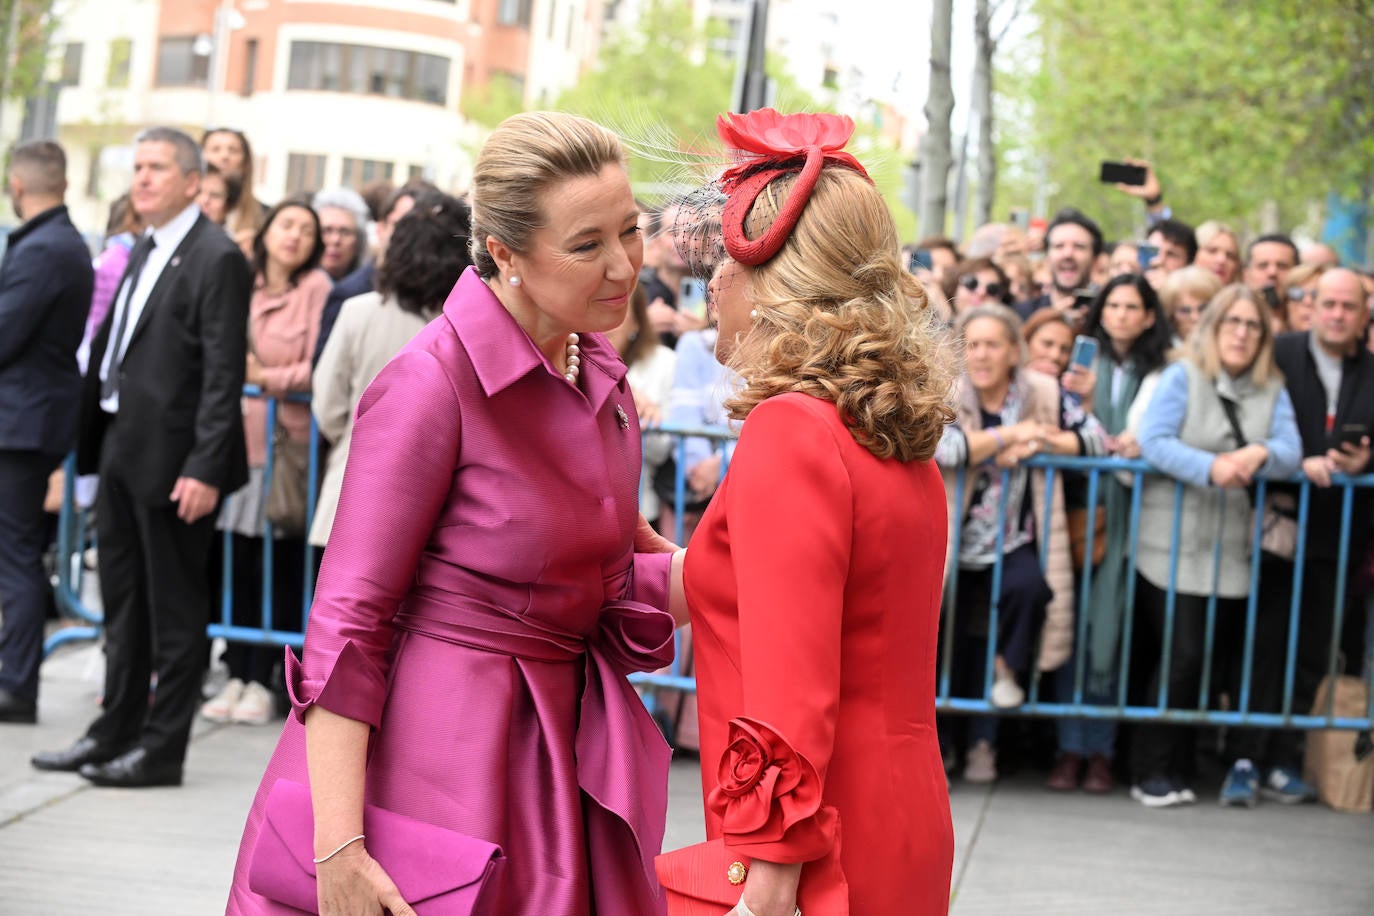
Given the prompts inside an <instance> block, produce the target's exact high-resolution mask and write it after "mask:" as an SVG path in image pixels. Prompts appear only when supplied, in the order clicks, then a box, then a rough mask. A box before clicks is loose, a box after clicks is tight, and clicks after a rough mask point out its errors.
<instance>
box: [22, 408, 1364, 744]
mask: <svg viewBox="0 0 1374 916" xmlns="http://www.w3.org/2000/svg"><path fill="white" fill-rule="evenodd" d="M244 395H245V396H247V397H261V396H262V393H261V391H260V390H259V389H257V388H255V387H252V386H246V387H245V389H244ZM290 399H291V400H295V401H308V396H306V395H298V396H292V397H291V398H290ZM267 401H268V409H267V419H266V425H267V429H268V430H271V429H273V428H274V426H275V420H276V410H277V401H276V400H275V399H271V398H269V399H267ZM645 432H646V434H651V433H652V434H666V435H669V436H672V437H673V438H674V439H675V440H676V456H677V462H676V464H677V468H676V479H675V508H676V510H677V511H675V512H674V516H675V519H676V530H675V531H674V532H673V535H674V540H675V541H676V542H677V543H681V542H682V537H683V512H682V507H683V506H685V505H686V503H687V483H686V454H687V452H686V447H687V446H686V443H687V440H688V438H690V437H703V438H707V439H710V440H712V441H715V442H722V441H724V440H728V439H731V438H733V437H734V436H735V432H734V431H733V430H731V429H728V428H726V427H688V426H677V425H669V424H665V425H662V426H660V427H656V428H654V429H653V430H646V431H645ZM318 442H319V437H318V435H317V434H316V430H315V426H314V421H313V418H312V421H311V446H310V455H309V475H308V484H307V506H308V510H307V512H308V517H307V519H306V531H307V532H308V531H309V528H310V523H311V521H312V520H313V516H314V504H315V500H316V494H317V492H318V484H319V477H320V472H321V467H320V453H319V449H318ZM723 451H724V450H723ZM274 464H275V455H274V450H273V446H272V437H271V436H270V435H269V436H267V462H266V466H265V468H264V473H265V475H266V477H265V479H266V480H268V481H270V479H271V475H272V472H273V467H274ZM1028 464H1029V465H1030V466H1032V467H1035V468H1040V469H1042V470H1044V471H1045V475H1046V481H1045V486H1046V488H1047V499H1046V501H1045V504H1046V505H1052V504H1053V500H1052V494H1053V492H1054V490H1053V488H1054V486H1055V477H1056V475H1062V474H1063V473H1064V472H1066V471H1071V472H1077V473H1080V474H1082V475H1084V476H1085V477H1086V491H1087V500H1088V505H1097V499H1098V492H1099V487H1100V478H1101V475H1103V474H1115V473H1121V472H1124V473H1126V474H1129V475H1131V476H1132V477H1133V480H1134V484H1135V486H1133V487H1132V488H1131V499H1130V519H1131V523H1130V546H1129V550H1128V554H1127V556H1128V572H1127V576H1128V578H1127V581H1128V583H1129V584H1128V587H1127V594H1126V597H1125V605H1124V608H1123V609H1122V614H1123V625H1122V628H1121V639H1120V649H1119V671H1120V677H1119V678H1118V688H1117V696H1116V698H1115V702H1113V703H1108V704H1093V703H1089V702H1086V701H1085V699H1084V681H1085V653H1084V652H1081V651H1080V652H1075V653H1074V657H1075V667H1074V671H1073V674H1074V689H1073V699H1072V701H1071V702H1068V703H1060V702H1049V701H1046V700H1044V699H1042V698H1041V696H1040V693H1041V678H1040V674H1039V673H1038V672H1032V673H1031V674H1030V677H1029V683H1028V687H1027V691H1026V693H1027V697H1026V701H1025V703H1023V704H1022V705H1020V706H1018V707H1016V708H1014V709H1005V708H1000V707H997V706H994V705H993V704H992V702H991V699H990V697H991V688H992V683H993V657H994V655H995V653H996V645H995V642H996V641H995V639H989V640H988V641H987V642H988V645H987V647H986V652H987V657H986V667H985V676H984V681H985V682H984V690H983V696H982V697H962V696H954V695H952V692H951V667H952V661H953V659H952V643H953V640H952V639H946V640H944V644H943V646H942V650H941V654H942V658H941V664H940V671H939V675H938V681H937V699H936V705H937V708H938V709H940V710H942V711H947V712H956V713H968V714H996V715H1023V716H1055V717H1061V716H1072V717H1081V718H1106V719H1115V720H1126V721H1130V720H1135V721H1141V720H1168V721H1173V722H1181V723H1182V722H1188V723H1210V724H1216V725H1245V726H1258V727H1290V728H1303V729H1311V728H1344V729H1360V730H1365V729H1370V728H1371V727H1374V683H1370V684H1369V686H1370V688H1371V689H1370V690H1369V696H1370V705H1369V708H1367V709H1366V710H1365V714H1364V716H1363V717H1360V716H1354V717H1351V716H1336V715H1334V712H1333V710H1332V709H1331V708H1330V706H1328V708H1327V710H1326V711H1325V714H1324V715H1311V714H1308V713H1307V711H1305V710H1294V709H1293V708H1292V697H1293V684H1294V672H1295V665H1296V651H1297V634H1298V628H1299V625H1300V621H1301V610H1302V602H1301V596H1302V578H1303V575H1304V572H1305V556H1306V549H1307V527H1308V524H1307V522H1308V515H1309V503H1310V497H1311V485H1310V484H1309V483H1307V482H1306V480H1304V479H1302V478H1301V477H1300V476H1299V477H1295V478H1294V482H1295V483H1298V484H1299V488H1298V494H1299V495H1298V519H1297V524H1298V539H1297V554H1296V557H1295V563H1294V565H1295V573H1294V583H1293V595H1292V597H1291V602H1290V617H1289V623H1288V642H1287V657H1286V659H1285V669H1284V690H1283V705H1282V708H1281V710H1280V711H1278V712H1261V711H1253V710H1251V709H1250V695H1251V687H1252V675H1253V671H1252V661H1253V656H1254V646H1255V630H1256V613H1257V602H1258V588H1257V586H1258V582H1259V570H1260V565H1259V562H1258V560H1259V547H1258V544H1259V541H1260V537H1259V534H1260V528H1259V526H1260V521H1261V519H1260V518H1259V517H1258V513H1257V514H1256V519H1255V531H1254V537H1253V538H1252V540H1253V542H1254V545H1255V546H1254V547H1253V548H1252V562H1251V588H1250V594H1249V596H1248V598H1247V601H1246V623H1245V652H1244V665H1243V672H1242V675H1241V688H1240V691H1239V696H1238V697H1232V698H1231V702H1232V708H1227V709H1220V708H1212V707H1211V706H1210V705H1209V704H1210V697H1211V695H1212V691H1210V690H1209V689H1208V688H1209V686H1210V681H1211V677H1212V669H1211V657H1212V654H1213V653H1212V650H1213V648H1214V638H1215V633H1216V622H1217V621H1216V616H1217V599H1216V597H1215V596H1213V597H1212V598H1211V600H1210V601H1209V602H1208V608H1207V622H1206V645H1205V648H1204V653H1203V665H1204V668H1203V672H1202V689H1201V691H1200V695H1201V698H1202V699H1201V702H1200V703H1199V704H1198V706H1197V708H1188V709H1181V708H1175V707H1172V706H1170V704H1169V699H1168V694H1167V687H1165V688H1163V689H1162V690H1161V692H1160V696H1159V698H1158V700H1157V702H1155V703H1153V704H1150V705H1132V704H1131V703H1129V702H1128V696H1127V684H1128V681H1129V671H1130V665H1131V661H1132V651H1131V642H1132V639H1131V634H1132V623H1133V620H1134V613H1135V589H1134V585H1133V583H1134V581H1135V556H1136V548H1137V543H1138V537H1139V522H1140V506H1141V496H1140V491H1141V486H1140V483H1141V481H1142V480H1143V478H1144V476H1145V475H1147V474H1155V473H1157V472H1155V471H1154V469H1153V468H1152V467H1151V466H1150V465H1149V464H1147V463H1145V462H1143V461H1138V460H1136V461H1131V460H1124V459H1117V458H1067V457H1055V456H1040V457H1037V458H1034V459H1032V460H1031V461H1030V462H1028ZM727 465H728V459H727V460H723V461H722V466H721V474H722V475H723V474H724V473H725V470H726V467H727ZM66 468H67V474H66V483H65V490H64V500H63V506H62V511H61V515H60V518H59V526H58V563H57V569H56V577H55V578H56V583H55V590H56V595H57V599H58V604H59V606H60V607H61V608H62V609H63V611H64V612H65V613H66V614H67V615H68V616H69V617H71V618H73V620H74V625H73V626H69V627H67V628H64V629H61V630H59V631H57V632H56V633H55V634H54V635H53V636H51V637H50V638H49V639H48V641H47V643H46V644H45V651H47V652H50V651H52V650H53V649H54V648H56V647H57V646H59V645H61V644H63V643H66V642H69V641H72V640H78V639H93V638H96V637H98V635H99V624H100V620H101V616H100V613H99V611H98V610H96V609H94V608H91V607H89V606H88V605H87V604H86V603H85V602H84V601H83V600H82V597H81V595H82V591H83V589H82V578H83V576H85V575H87V573H86V572H85V570H84V563H83V562H82V560H83V557H84V555H85V550H86V549H87V547H88V546H89V545H88V542H87V537H86V534H87V527H88V526H87V525H86V522H85V518H84V514H83V512H82V510H81V509H80V507H79V506H78V505H77V501H76V498H75V497H76V478H75V474H74V462H73V461H72V460H71V459H69V460H68V462H67V464H66ZM1003 473H1004V475H1006V474H1008V473H1009V472H1007V471H1004V472H1003ZM1005 480H1006V477H1005V476H1004V481H1005ZM264 485H266V484H264ZM966 485H967V481H966V478H965V473H964V472H960V473H959V475H958V479H957V481H956V487H955V489H956V493H955V500H954V504H955V505H956V506H959V505H962V504H963V494H964V489H965V487H966ZM1334 485H1336V486H1339V487H1341V488H1343V503H1342V516H1341V548H1340V554H1339V558H1338V562H1337V578H1338V581H1337V583H1336V596H1337V597H1336V608H1335V615H1334V622H1333V635H1332V643H1331V652H1330V655H1329V659H1328V673H1329V674H1331V675H1334V674H1335V673H1336V666H1337V656H1336V653H1337V648H1338V646H1339V640H1340V634H1341V628H1342V626H1343V624H1344V618H1343V612H1344V608H1345V605H1346V602H1345V595H1346V592H1347V589H1348V586H1349V578H1350V575H1349V573H1350V568H1351V557H1350V555H1349V553H1350V551H1349V543H1350V532H1351V527H1352V524H1354V523H1355V521H1356V520H1355V519H1354V518H1353V505H1354V492H1355V490H1356V489H1357V488H1367V487H1374V474H1371V475H1366V476H1363V477H1357V478H1348V477H1343V476H1337V477H1335V478H1334ZM1265 488H1266V485H1265V483H1263V482H1261V483H1260V484H1259V487H1258V492H1257V494H1256V497H1255V498H1256V502H1257V504H1262V503H1263V499H1264V493H1265ZM1007 489H1008V488H1007V487H1006V486H1003V488H1002V494H1003V502H1002V505H1001V506H1000V509H999V513H1000V514H1001V515H1002V516H1004V515H1005V512H1006V508H1007V507H1006V494H1007ZM1183 493H1184V485H1183V484H1181V483H1179V484H1177V487H1176V490H1175V522H1174V532H1173V537H1172V542H1173V546H1172V556H1171V558H1170V587H1169V589H1168V608H1167V611H1166V620H1165V626H1166V632H1165V637H1164V639H1163V640H1162V643H1163V649H1162V657H1161V659H1160V665H1161V669H1162V671H1163V672H1165V674H1166V675H1167V672H1168V671H1169V668H1170V664H1171V662H1172V659H1171V648H1172V646H1171V642H1172V640H1171V638H1170V634H1171V632H1172V625H1173V616H1174V601H1175V594H1176V593H1175V589H1174V586H1173V582H1174V577H1175V575H1176V570H1177V564H1178V555H1177V554H1178V541H1179V538H1178V534H1179V526H1180V524H1181V514H1180V512H1179V509H1180V507H1181V506H1182V501H1183ZM1001 521H1002V519H1001V518H1000V517H999V519H998V522H999V524H998V540H997V549H996V555H997V557H998V560H997V561H996V562H995V563H994V565H993V567H992V570H991V588H990V592H991V595H992V596H993V597H992V600H991V603H990V607H989V611H988V618H989V619H988V632H989V633H992V634H995V633H997V632H998V619H999V608H998V601H997V597H996V596H997V595H998V594H999V592H1000V582H1001V577H1002V560H1001V555H1002V547H1003V543H1002V536H1003V534H1002V533H1003V531H1004V530H1005V526H1004V525H1002V524H1001ZM1359 521H1360V522H1361V523H1363V522H1364V521H1365V520H1363V519H1361V520H1359ZM962 522H963V520H962V519H961V518H958V517H957V513H956V518H955V523H954V535H953V541H952V543H953V544H955V545H957V544H958V543H959V542H960V537H961V533H962ZM1040 522H1041V525H1042V528H1041V530H1039V531H1038V532H1037V537H1036V543H1037V546H1038V550H1039V560H1040V564H1041V567H1042V569H1043V568H1045V566H1046V565H1047V563H1048V559H1049V547H1050V537H1051V535H1050V524H1049V519H1048V518H1046V519H1041V520H1040ZM1086 537H1087V541H1088V543H1087V545H1086V548H1087V549H1086V554H1087V555H1088V556H1091V555H1092V552H1093V543H1092V542H1093V539H1094V537H1095V532H1094V530H1093V526H1092V525H1089V526H1087V532H1086ZM272 544H273V537H272V535H271V532H270V529H269V532H268V536H267V537H265V538H263V539H262V551H263V560H262V568H263V584H262V626H261V627H256V628H249V627H242V626H235V625H234V624H233V622H232V607H233V599H234V596H233V591H232V589H233V577H232V576H231V575H230V573H229V570H231V569H232V568H233V551H234V545H233V538H232V536H231V534H230V533H229V532H224V533H223V535H222V548H221V549H222V556H223V565H224V570H225V574H224V576H223V585H222V588H221V594H220V614H219V619H218V620H217V621H215V622H212V623H211V624H210V627H209V630H208V633H209V635H210V636H211V637H212V638H215V637H222V638H224V639H226V640H230V641H234V642H244V643H252V644H258V645H277V646H294V647H297V648H299V647H300V646H301V644H302V641H303V634H302V631H300V630H295V629H283V628H278V627H276V626H275V625H274V623H275V617H276V615H275V614H274V611H275V610H276V608H275V607H274V595H273V589H272V582H273V576H274V562H275V559H276V558H275V556H274V553H275V552H274V550H273V548H272ZM315 552H316V551H315V549H314V548H312V547H310V546H309V544H308V543H307V545H306V549H305V552H304V559H303V563H304V570H303V573H304V575H303V577H302V579H303V586H302V594H301V615H300V619H301V621H302V629H303V628H304V621H305V619H306V618H307V617H308V613H309V608H310V603H311V600H312V597H313V592H314V568H315ZM1219 557H1220V544H1219V542H1218V547H1217V554H1216V557H1215V558H1214V562H1219ZM1092 576H1093V569H1092V566H1091V564H1089V565H1088V566H1087V568H1085V569H1084V570H1082V571H1081V573H1080V580H1079V587H1078V589H1077V592H1078V594H1077V596H1076V601H1075V607H1076V613H1075V645H1078V646H1081V645H1083V644H1084V641H1085V640H1086V638H1087V610H1088V595H1089V591H1090V589H1091V583H1092ZM952 578H953V579H954V580H955V582H953V583H951V587H950V589H949V594H948V597H947V600H946V607H945V609H944V620H943V622H942V626H943V628H944V630H945V632H946V633H952V632H953V629H954V624H955V616H956V614H957V610H956V608H957V600H956V599H957V594H956V586H957V577H952ZM1371 630H1374V627H1371ZM1037 648H1038V647H1037ZM1031 657H1032V658H1034V657H1035V653H1034V652H1033V653H1032V656H1031ZM1368 659H1369V651H1368V646H1367V641H1366V659H1365V667H1364V677H1365V679H1366V680H1367V681H1371V682H1374V671H1371V667H1374V666H1371V665H1370V664H1369V660H1368ZM1161 679H1162V680H1163V681H1165V682H1167V676H1165V677H1162V678H1161ZM632 680H633V681H634V682H635V683H637V684H639V685H641V686H643V687H646V688H665V689H669V690H676V691H683V692H693V691H695V689H696V682H695V679H694V678H692V677H691V676H690V675H689V674H686V673H684V668H683V666H682V661H681V653H679V655H678V658H677V659H675V660H674V662H673V665H672V666H671V667H670V668H668V669H666V670H664V671H661V672H655V673H647V674H637V675H635V676H633V677H632ZM1331 693H1332V694H1334V692H1331ZM650 703H651V705H652V701H650Z"/></svg>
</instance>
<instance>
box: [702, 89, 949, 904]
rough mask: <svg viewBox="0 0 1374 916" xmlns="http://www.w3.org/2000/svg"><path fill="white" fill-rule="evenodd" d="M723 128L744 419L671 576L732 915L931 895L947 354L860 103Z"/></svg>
mask: <svg viewBox="0 0 1374 916" xmlns="http://www.w3.org/2000/svg"><path fill="white" fill-rule="evenodd" d="M719 127H720V131H721V135H722V137H723V138H724V139H725V141H726V143H727V145H729V146H730V147H731V148H732V149H735V150H738V151H742V152H743V153H745V154H746V155H745V157H744V158H743V159H742V161H740V162H739V164H738V165H736V166H735V167H734V168H732V169H731V170H730V171H728V172H726V174H725V176H724V178H723V179H722V180H721V184H720V190H721V191H722V192H723V194H724V195H725V203H724V209H723V213H722V228H723V234H724V242H725V251H726V254H727V257H726V258H725V259H724V260H723V261H722V262H721V264H720V265H719V266H718V267H717V268H716V270H715V273H714V276H713V277H712V280H711V285H710V290H711V296H712V299H713V302H714V308H715V310H716V312H717V314H718V319H719V324H720V334H719V338H718V341H717V343H716V356H717V358H718V359H720V360H721V361H722V362H724V363H726V364H727V365H729V366H731V367H732V368H733V369H735V371H736V372H737V373H739V375H740V376H741V377H742V378H743V379H744V380H745V381H744V382H743V383H742V387H741V388H739V389H738V390H737V391H736V392H735V393H734V394H733V396H732V397H731V398H730V399H729V400H728V401H727V402H726V406H727V408H728V409H729V410H730V411H731V416H732V417H734V418H735V419H745V418H746V417H747V420H746V422H745V423H744V426H743V429H742V431H741V434H740V439H739V444H738V447H737V449H736V451H735V453H734V457H733V459H732V460H731V463H730V468H729V473H728V474H727V475H726V476H725V479H724V481H723V482H722V483H721V485H720V488H719V490H718V491H717V493H716V496H715V499H714V500H712V502H711V505H710V507H709V508H708V509H707V511H706V514H705V516H704V518H703V519H702V521H701V525H700V527H699V528H698V529H697V532H696V535H695V537H694V538H693V539H692V544H691V547H690V548H689V549H688V551H687V557H686V561H685V567H684V574H683V575H684V583H683V584H684V588H685V592H686V598H687V603H688V606H689V608H690V612H691V622H692V632H693V635H694V638H695V640H696V665H697V683H698V698H699V709H700V724H701V759H702V771H703V773H702V781H703V784H704V788H705V794H706V832H707V835H708V837H710V838H712V839H716V838H723V840H724V845H725V848H726V850H727V851H728V852H729V853H730V854H731V857H732V858H733V857H737V858H739V859H740V861H741V862H743V863H745V864H747V865H748V870H747V878H746V879H745V880H744V881H743V884H742V888H741V890H742V894H743V896H742V897H741V900H740V903H739V905H738V906H737V907H736V908H735V910H734V911H733V912H734V913H736V914H741V916H746V914H750V913H753V914H756V916H792V914H793V913H794V912H795V911H797V910H798V909H799V910H800V911H801V912H802V913H805V914H806V916H837V914H853V916H879V914H882V916H896V914H901V916H925V914H937V913H938V914H942V913H945V912H946V911H947V909H948V905H949V882H950V869H951V862H952V858H953V831H952V828H951V824H950V814H949V796H948V794H947V789H946V786H945V777H944V769H943V767H942V765H941V762H940V750H939V744H938V741H937V739H936V733H935V668H936V638H937V636H936V634H937V629H938V622H939V609H940V590H941V581H942V572H943V568H944V562H945V546H946V537H947V535H946V521H945V519H946V507H945V494H944V487H943V485H942V483H941V480H940V473H939V471H938V469H937V468H936V466H935V464H934V462H933V461H931V455H932V454H933V452H934V450H935V445H936V442H937V441H938V440H939V438H940V433H941V430H942V428H943V427H944V425H945V424H946V423H947V422H949V420H950V419H951V417H952V414H951V411H950V409H949V407H948V406H947V399H948V395H949V388H950V382H951V375H952V365H951V363H952V361H951V360H950V359H949V358H948V353H947V352H946V351H945V349H944V348H943V346H942V344H941V338H940V335H939V332H938V331H937V329H936V327H935V323H934V320H933V319H934V317H935V316H934V310H933V309H932V308H931V307H930V305H929V303H928V301H927V299H926V296H925V293H924V291H923V290H922V288H921V286H920V284H919V283H918V282H917V281H916V280H915V279H914V278H913V277H912V276H911V275H909V274H908V273H907V272H906V270H905V269H904V267H903V265H902V262H901V259H900V254H899V244H898V238H897V231H896V227H895V226H894V224H893V222H892V217H891V215H890V213H889V212H888V210H887V207H886V205H885V204H884V203H883V200H882V197H881V196H880V195H879V193H878V191H877V189H876V188H875V187H874V186H873V183H872V181H871V180H870V179H869V177H868V175H867V173H866V172H865V171H864V169H863V167H862V166H861V165H860V164H859V163H858V161H857V160H855V159H854V158H853V157H852V156H850V155H849V154H847V153H845V152H843V151H842V150H843V146H844V144H845V143H846V142H847V140H848V139H849V135H850V133H851V132H852V131H853V122H852V121H850V120H849V119H848V118H840V117H837V116H833V115H789V116H780V115H778V114H777V113H776V112H773V111H771V110H768V109H764V110H763V111H758V112H753V113H751V114H749V115H746V116H743V117H741V116H733V120H727V119H726V118H725V117H722V118H721V120H720V122H719ZM841 828H843V830H842V829H841ZM841 834H843V839H842V838H841ZM736 877H738V870H736Z"/></svg>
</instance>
